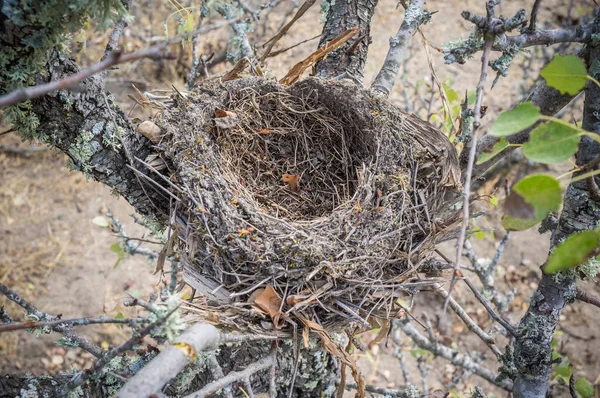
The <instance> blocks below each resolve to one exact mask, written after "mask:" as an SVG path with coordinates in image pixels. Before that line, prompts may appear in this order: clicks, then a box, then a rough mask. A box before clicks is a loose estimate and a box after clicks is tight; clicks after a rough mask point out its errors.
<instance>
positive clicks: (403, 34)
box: [371, 0, 431, 97]
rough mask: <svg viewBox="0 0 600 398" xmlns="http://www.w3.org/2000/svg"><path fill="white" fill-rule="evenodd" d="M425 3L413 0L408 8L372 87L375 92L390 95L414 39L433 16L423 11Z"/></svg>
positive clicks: (391, 40)
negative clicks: (421, 27) (421, 26)
mask: <svg viewBox="0 0 600 398" xmlns="http://www.w3.org/2000/svg"><path fill="white" fill-rule="evenodd" d="M424 3H425V1H424V0H411V2H410V4H409V5H408V7H407V8H406V12H405V13H404V21H403V22H402V25H401V26H400V29H398V32H397V33H396V35H395V36H394V37H392V38H391V39H390V49H389V50H388V53H387V56H386V57H385V61H384V62H383V66H382V67H381V69H380V70H379V73H378V74H377V76H376V77H375V80H374V81H373V84H372V85H371V90H373V91H374V92H376V93H378V94H380V95H383V96H386V97H387V96H389V95H390V92H391V91H392V87H393V86H394V83H395V81H396V78H397V77H398V73H399V72H400V67H401V66H402V61H403V59H404V57H405V55H406V51H407V49H408V45H409V44H410V41H411V39H412V37H413V36H414V34H415V33H416V32H417V28H418V27H419V26H420V25H421V24H423V23H426V22H427V21H428V20H429V19H430V18H431V14H430V13H429V12H427V11H425V10H423V4H424Z"/></svg>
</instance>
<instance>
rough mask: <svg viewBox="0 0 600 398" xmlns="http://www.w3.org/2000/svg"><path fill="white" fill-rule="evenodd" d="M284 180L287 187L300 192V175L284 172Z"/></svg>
mask: <svg viewBox="0 0 600 398" xmlns="http://www.w3.org/2000/svg"><path fill="white" fill-rule="evenodd" d="M282 179H283V182H284V183H285V184H286V185H287V187H288V188H289V189H290V190H292V191H294V192H298V191H300V176H299V175H297V174H284V175H283V177H282Z"/></svg>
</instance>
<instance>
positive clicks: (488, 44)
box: [444, 1, 494, 313]
mask: <svg viewBox="0 0 600 398" xmlns="http://www.w3.org/2000/svg"><path fill="white" fill-rule="evenodd" d="M490 3H493V1H490V2H488V5H489V4H490ZM488 10H490V11H489V13H490V14H488V18H489V19H492V18H493V6H492V7H489V6H488ZM493 42H494V38H493V36H490V37H488V38H487V39H486V40H485V50H484V52H483V56H482V57H481V75H480V77H479V84H477V99H476V101H475V109H474V111H473V112H474V114H475V115H474V120H473V130H472V132H471V137H470V142H471V143H472V144H471V145H470V150H469V160H468V164H467V171H466V173H465V180H464V187H463V206H462V211H463V214H462V225H461V229H460V234H459V237H458V242H457V244H456V262H455V263H454V274H453V275H452V281H451V282H450V287H449V288H448V298H446V302H445V303H444V313H445V312H446V306H447V304H448V300H449V299H450V295H451V294H452V288H453V287H454V284H455V283H456V278H457V277H458V273H459V271H460V258H461V254H462V250H463V247H464V244H465V237H466V232H467V225H468V223H469V196H470V194H471V175H472V173H473V166H474V165H475V154H476V152H477V151H476V150H477V145H476V143H477V132H478V130H479V127H480V126H481V104H482V101H483V88H484V85H485V80H486V78H487V73H488V63H489V57H490V51H491V48H492V43H493Z"/></svg>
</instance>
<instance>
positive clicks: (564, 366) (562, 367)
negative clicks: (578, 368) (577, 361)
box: [555, 359, 573, 384]
mask: <svg viewBox="0 0 600 398" xmlns="http://www.w3.org/2000/svg"><path fill="white" fill-rule="evenodd" d="M571 373H573V371H572V370H571V365H569V361H567V360H565V359H563V361H562V362H561V363H559V364H558V365H556V370H555V375H556V377H560V378H562V379H563V380H564V381H565V383H567V384H568V383H569V378H570V377H571Z"/></svg>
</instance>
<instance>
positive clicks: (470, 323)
mask: <svg viewBox="0 0 600 398" xmlns="http://www.w3.org/2000/svg"><path fill="white" fill-rule="evenodd" d="M459 272H460V271H459ZM435 287H436V292H437V293H438V294H439V295H440V296H442V297H443V298H444V299H446V301H447V302H448V304H449V306H450V308H452V310H453V311H454V312H455V313H456V315H458V317H459V318H460V319H461V320H462V321H463V323H464V324H465V325H467V327H468V328H469V330H470V331H471V332H473V333H474V334H475V335H476V336H477V337H479V338H480V339H481V340H482V341H483V342H484V343H485V344H487V346H488V347H490V349H491V350H492V352H493V353H494V355H496V357H499V356H501V355H502V353H501V352H500V350H499V349H498V347H496V344H495V343H496V341H495V340H494V338H493V337H492V336H490V335H489V334H487V333H486V332H484V331H483V330H482V329H481V328H480V327H479V325H477V323H476V322H475V321H474V320H473V319H472V318H471V317H470V316H469V315H468V314H467V312H466V311H465V310H464V309H463V308H462V307H461V306H460V304H458V303H457V302H456V300H454V299H453V298H452V297H451V296H450V295H449V294H448V292H447V291H446V290H445V289H444V288H442V287H441V286H439V285H437V286H435Z"/></svg>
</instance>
